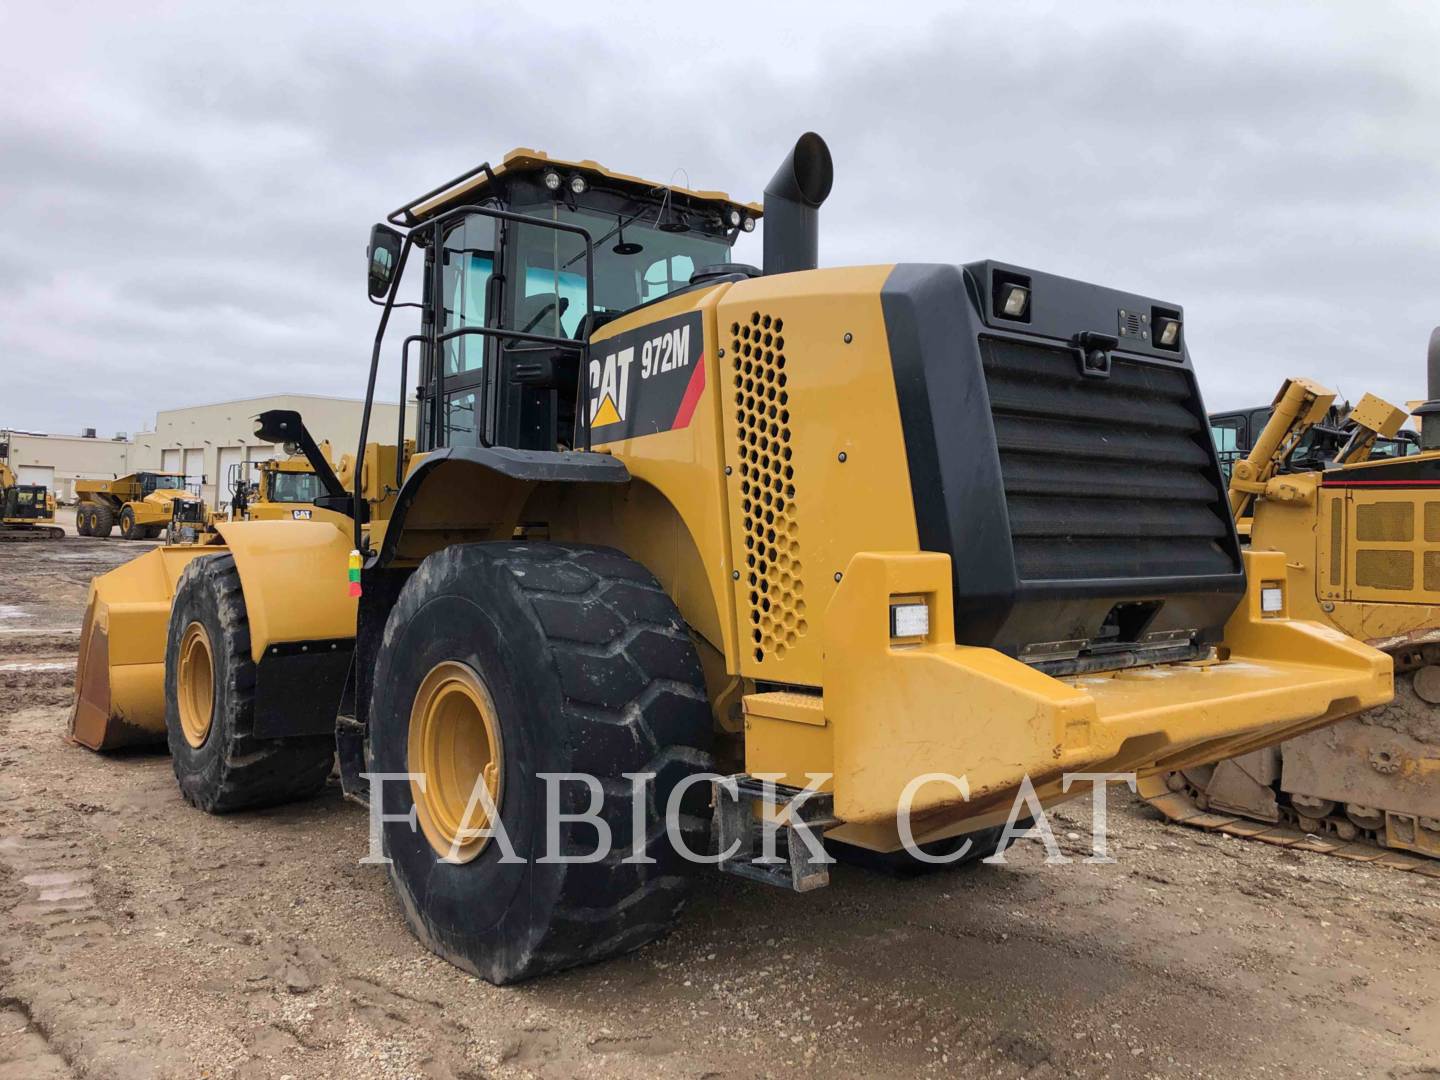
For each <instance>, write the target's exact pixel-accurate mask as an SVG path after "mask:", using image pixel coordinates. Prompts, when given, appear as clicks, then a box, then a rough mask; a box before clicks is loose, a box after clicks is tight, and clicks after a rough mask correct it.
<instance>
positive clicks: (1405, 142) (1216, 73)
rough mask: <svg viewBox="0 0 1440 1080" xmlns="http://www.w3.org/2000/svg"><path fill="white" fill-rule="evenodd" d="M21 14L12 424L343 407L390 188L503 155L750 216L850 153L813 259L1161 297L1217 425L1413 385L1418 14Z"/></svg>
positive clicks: (6, 356)
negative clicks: (820, 160) (796, 166)
mask: <svg viewBox="0 0 1440 1080" xmlns="http://www.w3.org/2000/svg"><path fill="white" fill-rule="evenodd" d="M23 7H24V6H22V5H10V6H8V7H6V8H5V9H4V10H3V12H0V39H3V40H5V41H7V43H9V44H10V49H9V55H8V56H7V65H6V68H5V69H4V70H3V71H0V166H3V167H0V205H3V206H4V208H5V211H4V214H3V215H0V244H3V249H4V251H5V252H6V259H5V261H4V262H3V263H0V358H3V359H0V363H3V366H4V371H5V378H4V379H3V381H0V426H5V425H7V424H13V425H15V426H30V427H39V428H43V429H51V430H57V431H70V430H75V429H78V428H80V427H82V426H97V427H99V428H101V430H102V431H106V430H110V429H114V428H119V429H123V430H134V429H136V428H137V427H139V426H140V425H141V424H142V423H146V422H148V421H149V420H150V419H151V418H152V414H153V412H154V410H155V408H157V407H168V406H174V405H182V404H186V403H190V402H195V401H206V400H216V399H220V398H224V397H228V396H238V395H242V394H250V393H260V392H271V391H283V390H294V391H301V392H312V393H314V392H318V393H340V394H358V393H359V392H360V391H361V389H362V387H363V377H364V368H365V364H366V361H367V358H368V354H369V340H370V336H371V334H372V333H373V327H374V310H373V309H372V308H371V307H370V306H369V305H368V304H367V303H366V301H365V298H364V295H363V293H362V291H361V290H362V287H363V286H362V282H361V276H362V273H363V265H362V264H363V258H362V252H363V244H364V237H365V232H366V230H367V228H368V225H369V223H370V222H371V221H373V220H376V219H378V218H379V217H381V216H383V214H384V213H385V212H386V211H388V210H389V209H391V208H392V207H393V206H395V205H397V204H398V203H400V202H401V201H402V200H404V199H405V198H407V197H409V196H412V195H414V194H417V193H419V192H420V191H422V190H424V189H426V188H428V187H430V186H433V184H435V183H437V182H439V181H440V180H443V179H445V178H446V177H448V176H451V175H454V174H455V173H457V172H459V171H460V170H461V169H463V168H466V167H468V166H470V165H473V164H475V163H476V162H478V161H479V160H481V159H483V158H485V157H496V156H499V155H500V154H503V153H504V152H505V151H506V150H507V149H509V148H510V147H511V146H514V145H528V146H538V147H542V148H545V149H548V150H550V151H551V152H553V153H556V154H559V155H562V156H569V157H594V158H597V159H599V160H601V161H603V162H605V163H606V164H608V165H611V166H612V167H616V168H620V169H624V170H625V171H629V172H635V173H639V174H641V175H649V176H656V177H659V178H662V179H663V178H668V177H670V176H671V175H672V174H674V173H675V171H676V170H677V169H683V170H684V174H683V175H687V176H688V177H689V180H690V181H691V183H693V184H694V185H695V186H699V187H717V188H721V189H725V190H729V191H730V192H732V193H733V194H736V195H745V196H751V197H753V196H755V195H756V194H758V191H759V189H760V187H761V186H762V185H763V183H764V181H765V180H766V179H767V178H768V177H769V175H770V172H771V171H773V168H774V165H775V163H776V161H777V160H778V157H779V155H780V154H781V153H783V151H784V149H785V148H786V147H787V146H788V143H789V141H790V140H791V139H793V137H794V136H795V135H796V134H797V133H798V132H799V131H801V130H804V129H806V128H814V129H816V130H819V131H821V132H822V133H823V134H824V135H825V136H826V137H827V139H828V140H829V141H830V143H831V146H832V148H833V150H834V153H835V158H836V162H837V170H838V177H837V183H836V187H835V193H834V195H833V197H832V199H831V202H830V204H828V205H827V207H826V209H825V211H824V215H823V216H824V223H823V235H822V258H823V260H824V261H825V262H827V263H831V264H843V263H866V262H892V261H904V260H927V261H949V262H962V261H969V260H971V259H977V258H985V257H995V258H1002V259H1006V260H1009V261H1012V262H1019V263H1023V264H1027V265H1033V266H1036V267H1041V268H1044V269H1048V270H1053V271H1055V272H1057V273H1062V274H1068V275H1070V276H1073V277H1080V278H1085V279H1087V280H1093V281H1098V282H1102V283H1105V284H1113V285H1116V286H1119V287H1123V288H1128V289H1133V290H1135V291H1139V292H1145V293H1149V294H1153V295H1156V296H1160V297H1164V298H1168V299H1172V300H1175V301H1178V302H1180V303H1183V304H1184V305H1185V306H1186V311H1187V319H1188V333H1189V341H1190V344H1191V348H1192V352H1193V353H1194V356H1195V361H1196V365H1197V367H1198V369H1199V370H1200V373H1201V379H1202V383H1203V385H1204V387H1205V392H1206V396H1207V400H1208V401H1209V403H1210V404H1211V405H1212V406H1216V407H1221V406H1231V405H1240V404H1248V403H1250V402H1254V401H1260V400H1268V398H1269V397H1270V395H1271V394H1273V392H1274V390H1275V388H1276V386H1277V385H1278V383H1279V380H1280V379H1281V378H1282V377H1283V376H1284V375H1286V374H1292V373H1294V374H1301V373H1303V374H1308V375H1311V376H1312V377H1315V378H1318V379H1320V380H1322V381H1326V382H1329V383H1330V384H1331V385H1335V386H1337V387H1338V388H1340V389H1342V390H1343V391H1345V392H1346V393H1349V394H1350V395H1351V396H1352V397H1353V396H1358V395H1359V393H1361V392H1363V391H1364V390H1366V389H1370V390H1374V391H1375V392H1378V393H1380V394H1382V395H1384V396H1387V397H1390V398H1391V399H1393V400H1405V399H1407V398H1413V397H1416V396H1419V395H1420V394H1421V393H1422V391H1423V371H1422V367H1423V363H1422V360H1423V351H1424V344H1425V340H1426V337H1427V335H1428V332H1429V329H1430V327H1431V326H1432V325H1434V324H1435V323H1437V322H1440V289H1437V286H1440V219H1437V215H1436V214H1435V212H1434V207H1433V200H1434V196H1433V193H1434V192H1435V191H1437V190H1440V183H1437V181H1440V176H1437V172H1440V128H1437V126H1436V125H1435V124H1434V123H1433V117H1434V116H1435V115H1437V112H1440V110H1437V108H1436V106H1437V97H1440V74H1437V73H1436V67H1435V65H1434V63H1433V57H1434V55H1435V54H1436V52H1437V45H1440V24H1437V21H1436V17H1435V16H1433V15H1431V14H1430V12H1429V10H1428V9H1427V8H1423V7H1418V6H1409V5H1401V4H1395V5H1388V4H1367V5H1364V6H1363V7H1362V6H1357V5H1345V4H1334V5H1323V4H1321V5H1316V4H1306V5H1278V6H1271V5H1266V6H1263V7H1262V6H1258V5H1242V4H1235V5H1228V4H1224V5H1222V4H1208V3H1207V4H1205V5H1192V8H1193V10H1178V9H1177V10H1166V9H1164V8H1162V6H1161V5H1145V6H1137V5H1132V4H1127V3H1107V4H1095V3H1086V4H1083V5H1079V4H1075V5H1064V4H1034V5H1025V4H1010V5H1004V6H1002V7H998V8H997V7H993V6H987V7H984V8H980V7H970V6H966V7H963V8H957V7H955V6H954V5H946V4H935V5H932V6H929V7H914V8H910V7H907V8H906V9H904V11H903V13H901V12H900V11H899V9H896V10H894V11H892V10H889V9H880V8H877V7H876V6H875V5H873V4H864V5H862V4H853V5H852V4H826V5H823V6H820V7H816V8H815V9H813V10H811V11H809V12H803V11H801V10H800V9H799V7H798V6H795V7H794V8H793V9H792V8H787V7H785V6H783V5H775V4H769V5H759V4H739V5H736V6H734V7H727V9H726V17H725V18H722V19H717V18H716V16H715V12H714V11H713V10H705V11H701V10H700V9H696V11H695V12H694V13H690V12H688V11H686V10H684V9H683V8H675V7H673V6H672V7H670V8H667V9H664V10H663V13H662V12H661V11H660V9H653V10H652V9H648V8H647V9H645V10H644V13H643V15H644V17H643V18H637V19H634V20H631V21H621V22H617V21H615V15H614V12H613V10H612V9H608V8H606V9H603V10H602V9H599V8H595V7H594V6H593V5H590V6H575V7H570V6H568V5H550V6H548V7H546V8H545V9H544V10H543V11H539V12H537V11H533V10H528V9H527V10H525V11H521V10H520V9H514V8H512V9H503V10H501V11H499V12H485V11H481V10H479V9H478V8H477V7H476V6H474V5H455V6H447V5H433V4H428V5H425V8H424V11H423V18H421V17H420V15H421V13H420V12H419V10H418V9H416V10H405V9H396V8H395V7H394V5H379V4H369V5H365V4H349V5H344V6H343V7H341V6H336V7H334V8H332V9H330V10H329V11H321V10H319V9H318V8H315V7H311V6H305V7H303V8H301V9H300V12H301V13H300V14H299V15H297V14H296V8H295V6H294V5H286V6H278V5H277V6H269V7H267V6H256V5H248V4H247V5H243V6H237V7H236V8H234V9H225V8H217V7H210V6H205V7H204V8H202V7H201V6H199V5H192V6H188V7H178V8H177V7H174V6H170V5H155V6H150V7H147V6H146V5H143V4H141V5H126V6H125V7H124V8H123V9H121V8H116V7H114V6H113V5H100V4H94V5H78V6H50V7H47V8H46V10H45V12H43V13H42V12H41V11H39V9H38V8H33V6H31V9H30V10H24V9H23ZM241 7H243V10H241ZM748 243H749V245H750V251H749V256H750V257H751V258H752V260H753V259H754V258H755V254H756V250H757V245H756V241H755V238H749V239H748Z"/></svg>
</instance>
